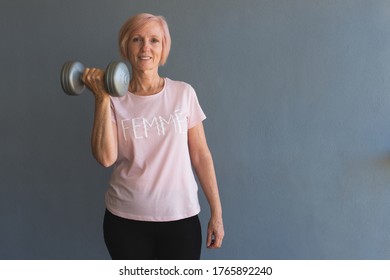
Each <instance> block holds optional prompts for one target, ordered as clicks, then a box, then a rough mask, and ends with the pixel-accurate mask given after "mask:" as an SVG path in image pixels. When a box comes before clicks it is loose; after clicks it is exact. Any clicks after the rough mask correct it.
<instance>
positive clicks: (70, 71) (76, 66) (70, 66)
mask: <svg viewBox="0 0 390 280" xmlns="http://www.w3.org/2000/svg"><path fill="white" fill-rule="evenodd" d="M83 73H84V65H83V64H82V63H81V62H77V61H68V62H66V63H65V64H64V65H63V66H62V70H61V86H62V89H63V90H64V91H65V93H66V94H68V95H80V94H81V93H82V92H83V90H84V88H85V85H84V83H83V81H82V80H81V77H82V74H83Z"/></svg>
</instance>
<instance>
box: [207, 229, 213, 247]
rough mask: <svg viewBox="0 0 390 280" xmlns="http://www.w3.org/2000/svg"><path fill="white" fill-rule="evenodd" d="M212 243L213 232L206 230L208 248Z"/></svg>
mask: <svg viewBox="0 0 390 280" xmlns="http://www.w3.org/2000/svg"><path fill="white" fill-rule="evenodd" d="M212 244H213V233H212V232H211V231H207V240H206V246H207V247H208V248H210V247H211V246H212Z"/></svg>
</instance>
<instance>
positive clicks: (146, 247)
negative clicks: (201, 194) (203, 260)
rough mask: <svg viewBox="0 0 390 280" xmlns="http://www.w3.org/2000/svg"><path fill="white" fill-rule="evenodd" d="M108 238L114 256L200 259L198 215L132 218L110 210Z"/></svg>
mask: <svg viewBox="0 0 390 280" xmlns="http://www.w3.org/2000/svg"><path fill="white" fill-rule="evenodd" d="M103 228H104V241H105V243H106V246H107V249H108V252H109V253H110V256H111V258H112V259H113V260H152V259H161V260H199V259H200V252H201V246H202V245H201V244H202V233H201V228H200V222H199V218H198V216H197V215H196V216H193V217H190V218H187V219H183V220H178V221H172V222H145V221H136V220H129V219H124V218H121V217H118V216H116V215H113V214H112V213H111V212H109V211H108V210H106V213H105V215H104V225H103Z"/></svg>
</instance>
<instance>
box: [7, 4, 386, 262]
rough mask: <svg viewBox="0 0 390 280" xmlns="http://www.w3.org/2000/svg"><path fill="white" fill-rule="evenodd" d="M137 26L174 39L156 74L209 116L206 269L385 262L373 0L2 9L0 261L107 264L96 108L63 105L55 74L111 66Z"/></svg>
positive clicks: (382, 12)
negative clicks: (213, 179) (135, 21)
mask: <svg viewBox="0 0 390 280" xmlns="http://www.w3.org/2000/svg"><path fill="white" fill-rule="evenodd" d="M143 11H147V12H151V13H156V14H162V15H164V16H165V17H166V18H167V21H168V23H169V24H170V29H171V33H172V38H173V46H172V52H171V56H170V58H169V60H168V63H167V65H166V66H165V67H163V68H162V69H161V74H162V75H164V76H168V77H170V78H172V79H177V80H185V81H187V82H189V83H191V84H192V85H193V86H194V88H195V89H196V90H197V93H198V96H199V99H200V102H201V104H202V106H203V108H204V111H205V112H206V114H207V116H208V119H207V120H206V121H205V128H206V133H207V136H208V142H209V146H210V148H211V150H212V152H213V156H214V161H215V165H216V170H217V175H218V180H219V185H220V192H221V197H222V202H223V206H224V221H225V230H226V238H225V241H224V246H223V248H222V249H220V250H216V251H210V250H207V249H204V250H203V258H204V259H388V258H389V257H390V218H389V212H390V91H389V88H390V79H389V70H390V66H389V65H390V63H389V62H390V61H389V60H390V48H389V43H390V1H381V0H374V1H366V0H355V1H353V0H342V1H340V0H316V1H314V0H273V1H268V0H258V1H254V0H240V1H225V0H214V1H209V0H201V1H199V0H196V1H195V0H194V1H189V0H167V1H143V0H142V1H141V0H140V1H128V0H118V1H111V0H110V1H109V0H96V1H87V0H77V1H76V0H72V1H59V0H46V1H45V0H36V1H21V0H3V1H1V2H0V34H1V40H0V130H1V134H0V156H1V161H0V178H1V183H0V226H1V230H0V258H1V259H106V258H108V257H109V256H108V254H107V252H106V248H105V246H104V242H103V237H102V219H103V213H104V201H103V196H104V193H105V190H106V188H107V181H108V178H109V175H110V170H109V169H108V170H106V169H104V168H102V167H100V166H99V165H98V164H97V163H96V162H95V161H94V159H93V158H92V156H91V152H90V146H89V141H90V131H91V125H92V117H93V98H92V97H91V95H90V94H89V93H87V94H85V95H84V96H80V97H68V96H65V94H64V93H63V92H62V90H61V87H60V83H59V72H60V68H61V66H62V64H63V62H65V61H66V60H69V59H79V60H81V61H82V62H83V63H85V65H88V66H98V67H105V66H106V64H107V63H108V62H109V61H111V60H116V59H119V54H118V51H117V44H116V39H117V33H118V30H119V28H120V26H121V24H122V23H123V22H124V21H125V20H126V19H127V18H128V17H129V16H131V15H133V14H135V13H138V12H143ZM201 204H202V207H203V211H202V212H201V220H202V225H203V227H204V232H205V228H206V225H207V219H208V207H207V203H205V199H204V197H203V196H201Z"/></svg>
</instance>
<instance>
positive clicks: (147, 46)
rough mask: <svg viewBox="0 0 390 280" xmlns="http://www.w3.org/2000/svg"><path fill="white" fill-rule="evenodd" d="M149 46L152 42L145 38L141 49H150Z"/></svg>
mask: <svg viewBox="0 0 390 280" xmlns="http://www.w3.org/2000/svg"><path fill="white" fill-rule="evenodd" d="M149 47H150V43H149V42H148V40H143V42H142V46H141V50H142V51H146V50H148V49H149Z"/></svg>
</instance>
